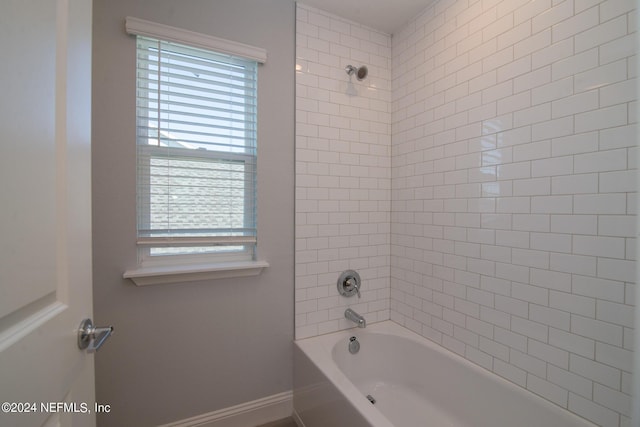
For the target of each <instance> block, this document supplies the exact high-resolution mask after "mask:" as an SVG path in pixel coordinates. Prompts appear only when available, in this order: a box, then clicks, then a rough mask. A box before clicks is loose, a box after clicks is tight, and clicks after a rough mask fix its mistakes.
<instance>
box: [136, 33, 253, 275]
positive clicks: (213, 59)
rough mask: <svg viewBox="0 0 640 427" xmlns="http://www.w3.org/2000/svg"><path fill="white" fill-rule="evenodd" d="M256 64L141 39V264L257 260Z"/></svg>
mask: <svg viewBox="0 0 640 427" xmlns="http://www.w3.org/2000/svg"><path fill="white" fill-rule="evenodd" d="M257 67H258V64H257V62H256V61H255V60H250V59H245V58H242V57H238V56H234V55H230V54H227V53H217V52H213V51H211V50H206V49H201V48H198V47H191V46H188V45H184V44H180V43H176V42H173V41H164V40H159V39H155V38H149V37H144V36H140V35H139V36H138V37H137V92H136V102H137V104H136V106H137V108H136V110H137V119H136V120H137V123H136V127H137V136H136V143H137V155H138V158H137V163H138V171H137V177H138V178H137V180H138V181H137V224H138V247H139V257H140V263H141V264H143V265H153V264H155V263H166V262H167V260H169V261H170V262H178V263H180V262H199V261H205V260H214V261H215V262H225V261H247V260H254V259H255V250H256V242H257V230H256V160H257V157H256V140H257V138H256V123H257V99H256V98H257Z"/></svg>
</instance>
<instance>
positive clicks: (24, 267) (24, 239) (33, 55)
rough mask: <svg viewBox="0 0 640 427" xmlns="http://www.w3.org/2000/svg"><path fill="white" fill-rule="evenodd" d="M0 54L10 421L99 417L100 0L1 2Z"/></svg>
mask: <svg viewBox="0 0 640 427" xmlns="http://www.w3.org/2000/svg"><path fill="white" fill-rule="evenodd" d="M0 58H2V60H1V62H0V86H1V87H2V91H1V93H2V97H1V98H0V403H1V404H2V411H0V425H1V426H16V427H17V426H42V425H45V426H56V425H60V426H71V425H73V426H92V425H95V414H94V413H93V412H94V400H95V397H94V396H95V393H94V379H93V378H94V377H93V375H94V374H93V357H92V356H91V355H87V354H86V353H85V352H84V351H81V350H79V349H78V346H77V343H76V342H77V329H78V326H79V324H80V322H81V321H82V320H83V319H84V318H86V317H90V316H91V314H92V313H91V310H92V304H91V298H92V297H91V210H90V207H91V197H90V196H91V195H90V185H91V179H90V136H91V127H90V123H91V0H1V1H0ZM4 402H7V403H4ZM65 403H66V404H65ZM85 408H86V410H85Z"/></svg>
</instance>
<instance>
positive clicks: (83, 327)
mask: <svg viewBox="0 0 640 427" xmlns="http://www.w3.org/2000/svg"><path fill="white" fill-rule="evenodd" d="M112 333H113V326H93V322H92V321H91V319H84V320H83V321H82V323H80V327H78V348H79V349H80V350H85V349H86V350H87V353H95V352H96V351H98V350H99V349H100V347H102V344H104V342H105V341H106V340H107V338H109V337H110V336H111V334H112Z"/></svg>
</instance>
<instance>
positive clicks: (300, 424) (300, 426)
mask: <svg viewBox="0 0 640 427" xmlns="http://www.w3.org/2000/svg"><path fill="white" fill-rule="evenodd" d="M291 417H292V418H293V421H295V422H296V424H297V425H298V427H305V426H304V423H303V422H302V418H300V415H298V413H297V412H296V410H295V409H294V410H293V414H292V415H291Z"/></svg>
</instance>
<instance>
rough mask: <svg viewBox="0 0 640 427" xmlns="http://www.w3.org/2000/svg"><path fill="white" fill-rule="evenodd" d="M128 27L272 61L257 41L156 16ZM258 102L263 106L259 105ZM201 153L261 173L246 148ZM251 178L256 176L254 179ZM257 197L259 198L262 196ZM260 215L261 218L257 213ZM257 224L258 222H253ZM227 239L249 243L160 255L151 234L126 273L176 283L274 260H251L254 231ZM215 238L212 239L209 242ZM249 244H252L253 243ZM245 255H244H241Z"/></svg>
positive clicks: (246, 270)
mask: <svg viewBox="0 0 640 427" xmlns="http://www.w3.org/2000/svg"><path fill="white" fill-rule="evenodd" d="M125 28H126V31H127V33H129V34H131V35H136V36H138V35H140V36H146V37H152V38H155V39H160V40H164V41H173V42H176V43H180V44H184V45H190V46H193V47H199V48H204V49H207V50H211V51H214V52H219V53H226V54H231V55H235V56H241V57H244V58H247V59H250V60H254V61H256V62H258V63H259V64H263V63H264V62H265V61H266V58H267V53H266V51H265V50H264V49H261V48H256V47H253V46H249V45H245V44H241V43H237V42H233V41H229V40H224V39H220V38H217V37H212V36H208V35H204V34H200V33H194V32H191V31H187V30H183V29H180V28H176V27H169V26H166V25H162V24H157V23H153V22H150V21H144V20H141V19H137V18H132V17H127V19H126V23H125ZM256 108H257V106H256ZM138 148H140V146H138ZM170 150H177V151H176V153H178V152H179V151H180V150H181V149H179V148H175V149H174V148H171V149H170ZM160 151H162V154H163V157H164V155H165V154H166V153H167V147H154V146H144V147H143V148H142V149H140V150H138V155H139V156H140V155H141V156H143V159H148V160H149V162H150V159H151V158H152V157H153V156H154V154H155V153H159V152H160ZM188 151H192V150H188V149H185V150H184V153H186V154H187V156H186V157H187V158H188V157H190V156H188V154H189V153H188ZM194 157H197V158H200V159H206V158H211V159H212V160H214V159H221V160H229V161H241V162H243V163H244V165H245V174H251V176H252V177H255V172H256V170H255V168H256V156H255V154H243V153H230V152H218V151H213V150H211V151H208V152H206V153H205V154H204V155H203V153H198V156H194ZM197 158H196V160H197ZM249 182H251V180H249ZM252 186H255V182H253V183H252V184H251V185H249V186H246V187H245V192H248V191H255V188H252ZM245 200H250V201H253V200H254V199H253V198H252V197H245ZM256 201H257V200H256ZM253 211H255V206H250V207H249V208H248V209H247V207H245V214H246V215H249V214H250V212H253ZM253 220H254V221H255V218H254V219H253ZM253 225H254V227H255V224H253ZM225 240H227V241H232V242H234V243H235V242H238V243H239V245H238V246H241V245H245V250H244V251H240V252H242V253H241V254H238V253H228V254H226V255H222V254H188V255H161V256H159V255H154V256H150V252H149V248H150V247H152V246H157V241H156V242H155V243H152V242H151V240H149V239H145V238H144V237H139V239H138V247H139V260H138V266H137V267H136V268H134V269H132V270H128V271H126V272H125V273H124V275H123V276H124V277H125V278H130V279H132V280H133V281H134V283H136V284H137V285H149V284H158V283H173V282H177V281H191V280H203V279H210V278H223V277H238V276H250V275H256V274H260V272H261V271H262V269H263V268H265V267H267V266H268V263H267V262H265V261H256V260H255V257H252V259H251V260H247V258H248V256H247V255H248V251H249V250H248V248H249V247H250V248H251V249H250V251H251V253H255V252H254V247H256V246H257V242H256V239H255V237H252V236H246V237H245V236H237V237H236V236H229V237H228V238H221V239H220V242H221V244H225V243H226V242H225ZM187 241H188V242H187V243H188V244H187V245H185V246H189V245H190V246H195V245H198V243H199V242H198V239H197V238H190V239H187ZM208 244H210V242H208ZM247 245H249V246H247ZM238 255H240V257H238ZM239 258H240V259H239Z"/></svg>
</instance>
